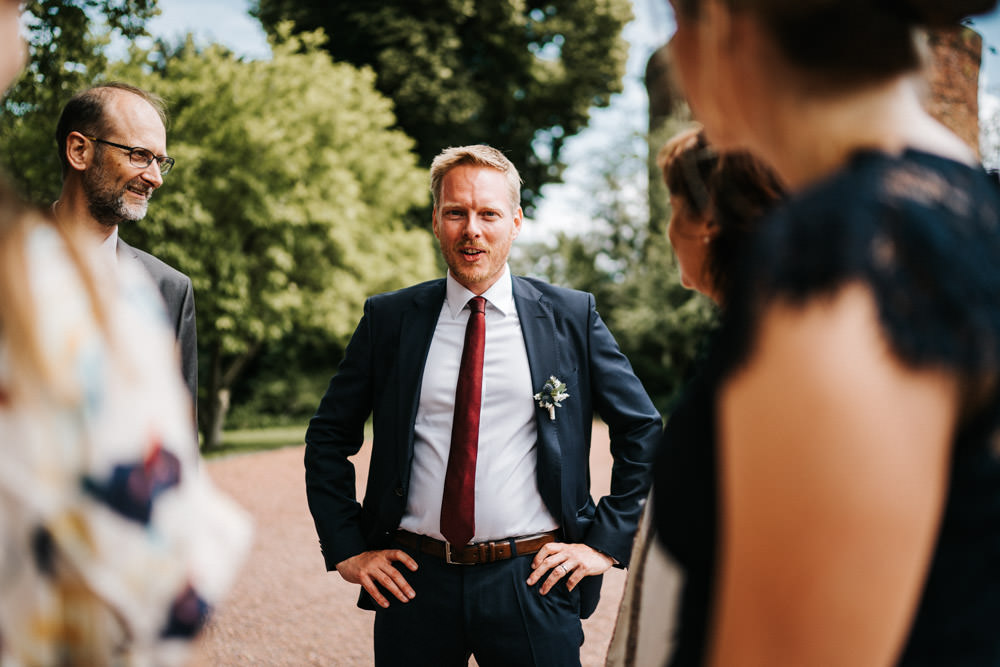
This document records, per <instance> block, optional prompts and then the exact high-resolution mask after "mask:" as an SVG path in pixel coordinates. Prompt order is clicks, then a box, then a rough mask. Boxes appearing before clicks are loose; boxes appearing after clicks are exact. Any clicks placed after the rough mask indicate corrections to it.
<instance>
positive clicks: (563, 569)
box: [559, 563, 569, 574]
mask: <svg viewBox="0 0 1000 667" xmlns="http://www.w3.org/2000/svg"><path fill="white" fill-rule="evenodd" d="M559 569H560V570H562V571H563V574H569V570H567V569H566V566H565V565H564V564H562V563H559Z"/></svg>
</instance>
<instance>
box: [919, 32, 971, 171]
mask: <svg viewBox="0 0 1000 667" xmlns="http://www.w3.org/2000/svg"><path fill="white" fill-rule="evenodd" d="M927 41H928V45H929V47H930V52H931V58H930V63H929V66H928V68H927V72H926V77H927V80H928V83H929V94H928V97H927V99H926V100H925V106H926V107H927V109H928V111H930V112H931V114H932V115H933V116H934V117H935V118H937V119H938V120H939V121H940V122H941V123H943V124H944V125H946V126H947V127H948V128H949V129H951V131H952V132H954V133H955V134H957V135H958V136H959V137H961V138H962V139H963V140H964V141H965V142H966V143H967V144H969V145H970V146H971V147H972V148H973V149H974V150H975V151H976V155H979V67H980V65H981V64H982V53H983V38H982V37H981V36H980V35H979V33H977V32H976V31H975V30H973V29H972V28H968V27H962V28H956V29H954V30H938V31H934V32H931V33H930V34H929V35H928V39H927Z"/></svg>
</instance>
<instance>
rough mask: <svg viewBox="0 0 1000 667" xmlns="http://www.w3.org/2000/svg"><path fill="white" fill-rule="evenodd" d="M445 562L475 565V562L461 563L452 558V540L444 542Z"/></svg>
mask: <svg viewBox="0 0 1000 667" xmlns="http://www.w3.org/2000/svg"><path fill="white" fill-rule="evenodd" d="M444 562H445V563H447V564H448V565H474V563H459V562H458V561H454V560H452V559H451V542H445V543H444Z"/></svg>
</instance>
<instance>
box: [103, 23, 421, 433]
mask: <svg viewBox="0 0 1000 667" xmlns="http://www.w3.org/2000/svg"><path fill="white" fill-rule="evenodd" d="M322 41H323V37H322V35H321V34H320V33H303V34H301V35H299V36H297V37H289V36H288V31H287V30H283V31H279V33H278V37H277V38H275V39H272V51H273V58H272V60H270V61H243V60H240V59H239V58H236V57H234V56H233V55H232V54H231V53H230V52H228V51H227V50H225V49H224V48H222V47H219V46H211V47H208V48H207V49H205V50H202V51H199V50H198V49H196V48H195V47H194V45H193V43H192V42H191V40H190V38H189V39H188V42H187V43H186V44H185V45H184V46H182V47H180V48H179V49H177V50H176V52H174V53H167V54H161V56H162V57H160V58H158V59H155V60H157V61H159V62H160V63H161V65H160V66H158V67H156V68H154V69H153V71H144V70H148V69H149V68H148V66H144V67H140V66H139V65H140V64H143V65H145V64H147V63H148V62H150V61H149V60H148V59H146V58H144V57H142V55H141V54H138V53H136V54H133V55H134V59H133V64H130V65H126V66H123V67H122V68H121V71H120V72H118V73H119V74H121V75H122V76H123V77H124V78H126V79H127V80H130V81H135V82H136V83H138V84H139V85H142V86H144V87H147V88H149V89H151V90H154V91H156V92H157V93H159V94H161V95H163V96H164V97H165V98H166V99H167V100H168V101H169V102H170V106H171V112H172V117H173V120H172V127H171V131H170V132H169V136H168V146H169V149H170V154H171V155H173V156H175V157H176V159H177V166H176V167H175V169H174V171H172V172H171V174H170V176H169V177H168V179H167V181H166V183H165V184H164V186H163V187H162V188H161V189H160V190H159V191H157V194H156V198H155V200H154V202H153V204H152V205H151V206H150V212H149V215H148V217H147V218H146V220H144V221H143V222H142V223H140V224H138V225H136V226H135V227H130V228H128V229H123V230H122V235H123V236H124V237H126V238H128V239H129V240H130V242H131V241H135V243H136V244H137V245H138V246H139V247H142V248H144V249H146V250H148V251H150V252H152V253H153V254H155V255H156V256H158V257H161V258H162V259H164V260H165V261H167V262H168V263H170V264H172V265H174V266H176V267H177V268H178V269H180V270H182V271H184V272H185V273H187V274H188V275H190V276H191V278H192V280H193V281H194V286H195V292H196V299H197V317H198V347H199V357H200V363H201V373H200V383H201V392H200V393H201V400H200V401H199V418H200V422H201V424H200V427H201V430H202V433H203V435H204V443H205V444H204V447H205V449H211V448H213V447H215V446H216V445H217V444H218V443H219V438H220V435H221V428H222V425H223V421H224V418H225V415H226V411H227V410H228V407H229V400H230V392H231V390H232V388H233V386H234V384H235V383H236V382H237V380H238V379H239V377H240V375H241V373H242V371H243V370H244V369H245V368H246V365H247V363H248V362H250V361H251V360H252V359H253V358H254V356H255V355H256V354H258V353H259V352H260V351H261V350H262V349H263V348H264V346H266V345H268V344H272V343H274V342H276V341H281V340H283V339H284V338H285V337H287V336H291V335H300V334H301V335H314V334H315V332H317V331H322V332H324V335H325V336H327V337H328V338H330V339H331V340H332V341H333V342H335V343H337V344H340V345H343V344H344V343H345V342H346V340H347V339H348V337H349V336H350V334H351V332H352V331H353V329H354V326H355V324H356V322H357V319H358V315H359V313H360V312H361V305H362V302H363V300H364V298H365V297H366V296H367V295H368V294H371V293H374V292H379V291H384V290H388V289H393V288H397V287H400V286H402V285H403V284H406V283H410V282H413V281H415V280H418V279H423V278H427V277H430V276H431V275H433V274H435V273H436V272H437V269H436V263H435V253H434V249H433V244H432V237H431V236H430V234H428V233H427V232H426V231H424V230H412V229H411V230H407V229H404V228H403V227H402V226H401V225H400V224H399V222H398V221H399V219H400V217H401V216H402V215H403V214H404V212H406V211H407V210H409V209H410V208H411V207H413V206H418V205H423V204H424V203H425V202H426V201H427V199H428V194H429V193H428V188H427V184H426V173H425V172H424V171H423V170H421V169H418V168H417V166H416V156H415V155H414V154H413V153H412V143H413V142H412V140H410V139H409V138H407V137H406V136H405V135H404V134H403V133H402V132H399V131H398V130H392V129H389V128H391V127H392V126H393V125H394V122H395V119H394V118H393V115H392V111H391V103H390V102H389V100H387V99H385V98H384V97H382V96H381V95H379V94H378V93H377V92H376V91H375V89H374V86H373V78H374V75H373V74H372V72H371V71H369V70H358V69H357V68H355V67H353V66H351V65H347V64H335V63H333V62H332V61H331V59H330V57H329V55H328V54H327V53H326V52H324V51H322V50H321V49H320V46H319V45H320V44H321V42H322ZM332 367H333V364H330V368H331V370H332Z"/></svg>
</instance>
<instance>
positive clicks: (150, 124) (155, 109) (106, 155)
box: [52, 82, 198, 401]
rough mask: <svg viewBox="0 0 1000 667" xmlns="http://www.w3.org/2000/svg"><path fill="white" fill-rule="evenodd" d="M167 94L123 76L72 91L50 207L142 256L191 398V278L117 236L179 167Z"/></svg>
mask: <svg viewBox="0 0 1000 667" xmlns="http://www.w3.org/2000/svg"><path fill="white" fill-rule="evenodd" d="M166 124H167V112H166V105H165V103H164V102H163V100H162V99H161V98H160V97H158V96H157V95H154V94H152V93H150V92H148V91H145V90H142V89H141V88H137V87H135V86H131V85H129V84H125V83H117V82H112V83H105V84H101V85H99V86H95V87H93V88H89V89H87V90H84V91H82V92H80V93H77V94H76V95H74V96H73V98H72V99H70V100H69V102H67V103H66V106H65V107H64V108H63V111H62V115H61V116H60V118H59V124H58V126H57V127H56V141H57V143H58V145H59V159H60V161H61V162H62V176H63V187H62V193H61V194H60V196H59V199H58V200H57V201H56V202H55V204H53V207H52V210H53V212H54V213H55V216H56V218H57V220H58V221H59V223H60V224H61V225H63V226H64V227H66V228H67V229H71V230H74V231H77V232H79V233H80V234H81V235H83V236H84V237H85V238H89V239H92V241H93V245H94V246H95V247H96V248H98V252H99V253H100V254H101V255H102V256H103V258H104V259H105V260H106V261H105V262H104V263H105V264H106V265H107V266H109V267H112V269H113V267H115V266H116V265H117V262H118V261H119V259H120V258H123V257H127V258H131V259H130V260H129V261H131V260H132V259H134V260H138V261H139V262H140V263H141V264H142V265H143V266H144V267H145V268H146V270H147V271H148V272H149V273H150V275H152V277H153V280H154V281H155V282H156V285H157V287H159V289H160V294H162V295H163V301H164V303H165V304H166V307H167V315H168V316H169V318H170V321H171V323H172V324H173V325H174V327H175V331H176V334H177V340H178V343H179V345H180V363H181V371H182V373H183V375H184V380H185V381H186V382H187V385H188V388H189V390H190V391H191V397H192V400H193V401H196V400H197V396H198V351H197V335H196V329H195V318H194V289H193V288H192V285H191V279H190V278H188V277H187V276H186V275H184V274H183V273H181V272H180V271H178V270H176V269H174V268H172V267H170V266H168V265H167V264H165V263H164V262H162V261H160V260H159V259H157V258H156V257H154V256H152V255H150V254H149V253H146V252H143V251H142V250H138V249H136V248H133V247H132V246H130V245H128V244H127V243H125V241H123V240H121V238H119V236H118V226H119V225H120V224H122V223H128V222H138V221H139V220H142V219H143V218H144V217H145V216H146V209H147V207H148V206H149V199H150V197H152V195H153V192H154V191H155V190H156V189H157V188H159V187H160V186H161V185H163V177H164V176H165V175H166V174H167V173H169V172H170V170H171V169H172V168H173V166H174V159H173V158H172V157H168V156H167V155H166V152H167V149H166V143H167V131H166Z"/></svg>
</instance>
